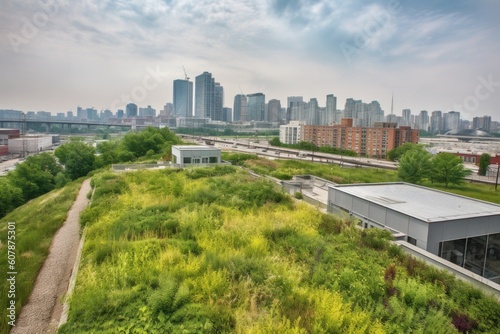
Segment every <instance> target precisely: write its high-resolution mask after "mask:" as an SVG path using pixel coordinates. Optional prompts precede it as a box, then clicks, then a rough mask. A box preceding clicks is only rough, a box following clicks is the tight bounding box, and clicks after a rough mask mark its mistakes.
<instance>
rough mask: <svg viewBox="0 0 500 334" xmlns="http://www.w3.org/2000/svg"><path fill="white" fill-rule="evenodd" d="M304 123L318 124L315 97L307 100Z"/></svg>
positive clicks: (317, 106)
mask: <svg viewBox="0 0 500 334" xmlns="http://www.w3.org/2000/svg"><path fill="white" fill-rule="evenodd" d="M306 123H307V124H308V125H319V105H318V99H316V98H311V99H310V100H309V103H308V110H307V119H306Z"/></svg>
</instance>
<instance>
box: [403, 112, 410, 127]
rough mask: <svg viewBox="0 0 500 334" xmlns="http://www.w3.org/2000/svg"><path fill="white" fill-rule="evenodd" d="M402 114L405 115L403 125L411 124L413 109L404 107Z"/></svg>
mask: <svg viewBox="0 0 500 334" xmlns="http://www.w3.org/2000/svg"><path fill="white" fill-rule="evenodd" d="M401 115H402V116H403V123H404V124H401V125H405V126H411V109H403V112H402V113H401Z"/></svg>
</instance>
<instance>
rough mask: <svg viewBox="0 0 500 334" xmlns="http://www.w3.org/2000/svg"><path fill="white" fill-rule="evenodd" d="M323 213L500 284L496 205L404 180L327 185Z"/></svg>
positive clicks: (498, 211)
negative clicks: (343, 216) (347, 217)
mask: <svg viewBox="0 0 500 334" xmlns="http://www.w3.org/2000/svg"><path fill="white" fill-rule="evenodd" d="M328 211H329V212H340V211H344V212H348V213H349V214H351V215H352V216H354V217H356V218H357V219H358V221H359V224H360V225H361V226H363V227H364V228H370V227H377V228H385V229H388V230H390V231H392V232H393V234H394V235H395V236H396V237H397V238H398V239H403V240H405V241H407V242H409V243H411V244H413V245H415V246H417V247H420V248H422V249H424V250H426V251H428V252H430V253H432V254H434V255H437V256H440V257H442V258H444V259H446V260H448V261H451V262H453V263H455V264H456V265H459V266H461V267H463V268H465V269H468V270H470V271H472V272H474V273H475V274H478V275H481V276H484V277H486V278H488V279H490V280H492V281H494V282H495V283H500V205H496V204H493V203H490V202H485V201H480V200H476V199H472V198H468V197H464V196H459V195H455V194H451V193H446V192H442V191H438V190H434V189H430V188H425V187H421V186H416V185H412V184H407V183H378V184H351V185H336V186H330V187H329V191H328Z"/></svg>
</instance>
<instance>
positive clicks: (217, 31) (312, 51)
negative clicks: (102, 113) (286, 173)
mask: <svg viewBox="0 0 500 334" xmlns="http://www.w3.org/2000/svg"><path fill="white" fill-rule="evenodd" d="M498 17H500V1H498V0H475V1H470V0H454V1H449V0H432V1H431V0H399V1H398V0H388V1H385V0H350V1H345V0H343V1H341V0H289V1H285V0H255V1H248V0H218V1H207V0H197V1H194V0H193V1H191V0H179V1H173V0H142V1H136V0H114V1H111V0H81V1H69V0H23V1H17V0H3V1H1V2H0V109H16V110H22V111H40V110H44V111H50V112H52V113H54V114H55V113H56V112H66V111H76V108H77V106H82V107H84V108H86V107H95V108H96V109H98V110H101V109H111V110H112V111H113V112H116V110H117V109H121V108H123V107H124V106H125V105H126V104H127V103H129V102H133V103H136V104H138V105H139V107H145V106H147V105H151V106H152V107H153V108H156V109H157V110H161V109H162V108H163V105H164V104H165V103H166V102H172V89H173V88H172V86H173V84H172V81H173V80H175V79H183V78H184V76H185V75H184V70H183V66H184V68H185V69H186V73H187V75H188V76H189V77H190V78H191V80H192V81H194V79H195V77H196V76H197V75H199V74H201V73H203V72H204V71H208V72H211V73H212V75H213V77H214V78H215V80H216V81H217V82H220V84H221V85H222V86H223V87H224V93H225V103H224V104H225V106H227V107H232V106H233V100H234V96H235V95H236V94H240V93H244V94H251V93H257V92H262V93H264V94H265V95H266V101H267V100H270V99H279V100H280V101H281V104H282V106H283V107H284V106H286V98H287V97H288V96H303V97H304V100H306V101H308V100H309V99H310V98H317V99H318V101H319V105H320V106H325V105H326V95H328V94H334V95H335V96H337V99H338V101H337V107H338V109H343V108H344V104H345V100H346V99H347V98H354V99H357V100H363V101H364V102H371V101H372V100H377V101H379V102H380V104H381V106H382V109H384V111H385V114H386V115H387V114H389V113H390V112H391V97H392V96H394V104H393V106H394V113H395V114H396V115H401V110H402V109H406V108H409V109H411V111H412V114H418V113H419V112H420V111H421V110H428V111H429V113H430V112H432V111H433V110H441V111H443V112H448V111H452V110H453V111H460V112H461V116H462V118H463V119H470V120H471V119H472V117H476V116H484V115H489V116H492V119H493V120H497V121H500V38H499V37H498V34H499V33H500V20H498Z"/></svg>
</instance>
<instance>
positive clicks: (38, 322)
mask: <svg viewBox="0 0 500 334" xmlns="http://www.w3.org/2000/svg"><path fill="white" fill-rule="evenodd" d="M90 190H91V187H90V179H87V180H85V181H83V183H82V187H81V188H80V192H79V193H78V197H77V198H76V201H75V202H74V203H73V206H72V207H71V209H70V210H69V212H68V217H67V218H66V222H64V224H63V226H62V227H61V228H60V229H59V230H58V231H57V233H56V235H55V236H54V239H53V240H52V245H51V246H50V250H49V256H48V257H47V259H46V260H45V262H44V263H43V266H42V269H41V270H40V272H39V273H38V276H37V278H36V282H35V286H34V287H33V291H32V292H31V295H30V298H29V299H28V303H27V304H26V305H25V306H24V307H23V309H22V310H21V314H20V315H19V318H18V319H17V321H16V326H15V327H13V328H12V330H11V331H10V333H12V334H18V333H19V334H38V333H55V332H56V331H57V325H58V323H59V319H60V318H61V312H62V309H63V302H64V300H63V299H64V295H65V293H66V291H67V288H68V283H69V279H70V276H71V272H72V270H73V266H74V263H75V260H76V254H77V252H78V246H79V241H80V234H79V231H80V224H79V216H80V212H81V211H82V210H83V209H85V207H86V206H87V204H88V199H87V193H88V192H89V191H90Z"/></svg>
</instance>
